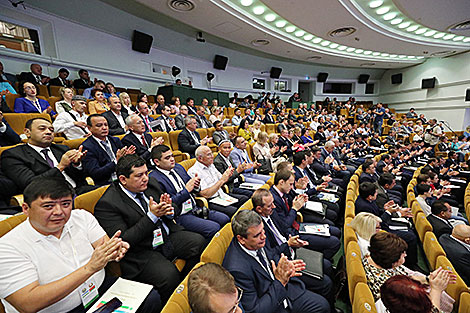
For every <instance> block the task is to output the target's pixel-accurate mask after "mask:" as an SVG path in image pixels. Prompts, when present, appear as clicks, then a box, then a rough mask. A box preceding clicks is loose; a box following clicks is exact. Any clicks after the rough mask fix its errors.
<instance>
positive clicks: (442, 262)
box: [436, 255, 470, 308]
mask: <svg viewBox="0 0 470 313" xmlns="http://www.w3.org/2000/svg"><path fill="white" fill-rule="evenodd" d="M439 266H440V267H442V268H443V269H446V270H449V271H452V272H453V273H454V274H455V275H457V281H456V283H455V284H449V285H448V286H447V289H446V292H447V293H448V294H449V296H451V297H452V298H453V299H454V300H455V303H454V308H457V307H458V305H459V301H460V295H461V294H462V293H463V292H470V290H469V289H468V287H467V285H465V282H464V281H463V280H462V278H461V277H460V276H459V275H458V273H457V271H456V270H455V269H454V267H453V266H452V264H451V263H450V261H449V260H448V259H447V257H445V256H443V255H441V256H438V257H437V262H436V267H439Z"/></svg>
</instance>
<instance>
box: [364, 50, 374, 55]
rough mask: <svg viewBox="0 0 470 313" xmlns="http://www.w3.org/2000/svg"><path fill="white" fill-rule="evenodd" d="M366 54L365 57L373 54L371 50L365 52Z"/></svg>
mask: <svg viewBox="0 0 470 313" xmlns="http://www.w3.org/2000/svg"><path fill="white" fill-rule="evenodd" d="M364 54H365V55H369V54H372V51H370V50H367V51H364Z"/></svg>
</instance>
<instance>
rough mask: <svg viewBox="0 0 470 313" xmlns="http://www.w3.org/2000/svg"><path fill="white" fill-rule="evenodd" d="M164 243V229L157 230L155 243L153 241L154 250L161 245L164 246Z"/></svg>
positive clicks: (155, 231)
mask: <svg viewBox="0 0 470 313" xmlns="http://www.w3.org/2000/svg"><path fill="white" fill-rule="evenodd" d="M163 243H164V242H163V234H162V229H161V228H157V229H155V230H154V231H153V241H152V248H154V249H155V248H157V247H158V246H159V245H162V244H163Z"/></svg>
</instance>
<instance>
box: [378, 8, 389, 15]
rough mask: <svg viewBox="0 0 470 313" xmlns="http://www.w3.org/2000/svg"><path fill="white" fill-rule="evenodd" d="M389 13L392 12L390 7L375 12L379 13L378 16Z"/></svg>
mask: <svg viewBox="0 0 470 313" xmlns="http://www.w3.org/2000/svg"><path fill="white" fill-rule="evenodd" d="M388 11H390V7H383V8H379V9H377V11H375V12H377V14H378V15H382V14H385V13H387V12H388Z"/></svg>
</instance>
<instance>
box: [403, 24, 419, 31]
mask: <svg viewBox="0 0 470 313" xmlns="http://www.w3.org/2000/svg"><path fill="white" fill-rule="evenodd" d="M418 28H419V26H418V25H413V26H410V27H408V28H407V29H406V31H409V32H414V31H415V30H417V29H418Z"/></svg>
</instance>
